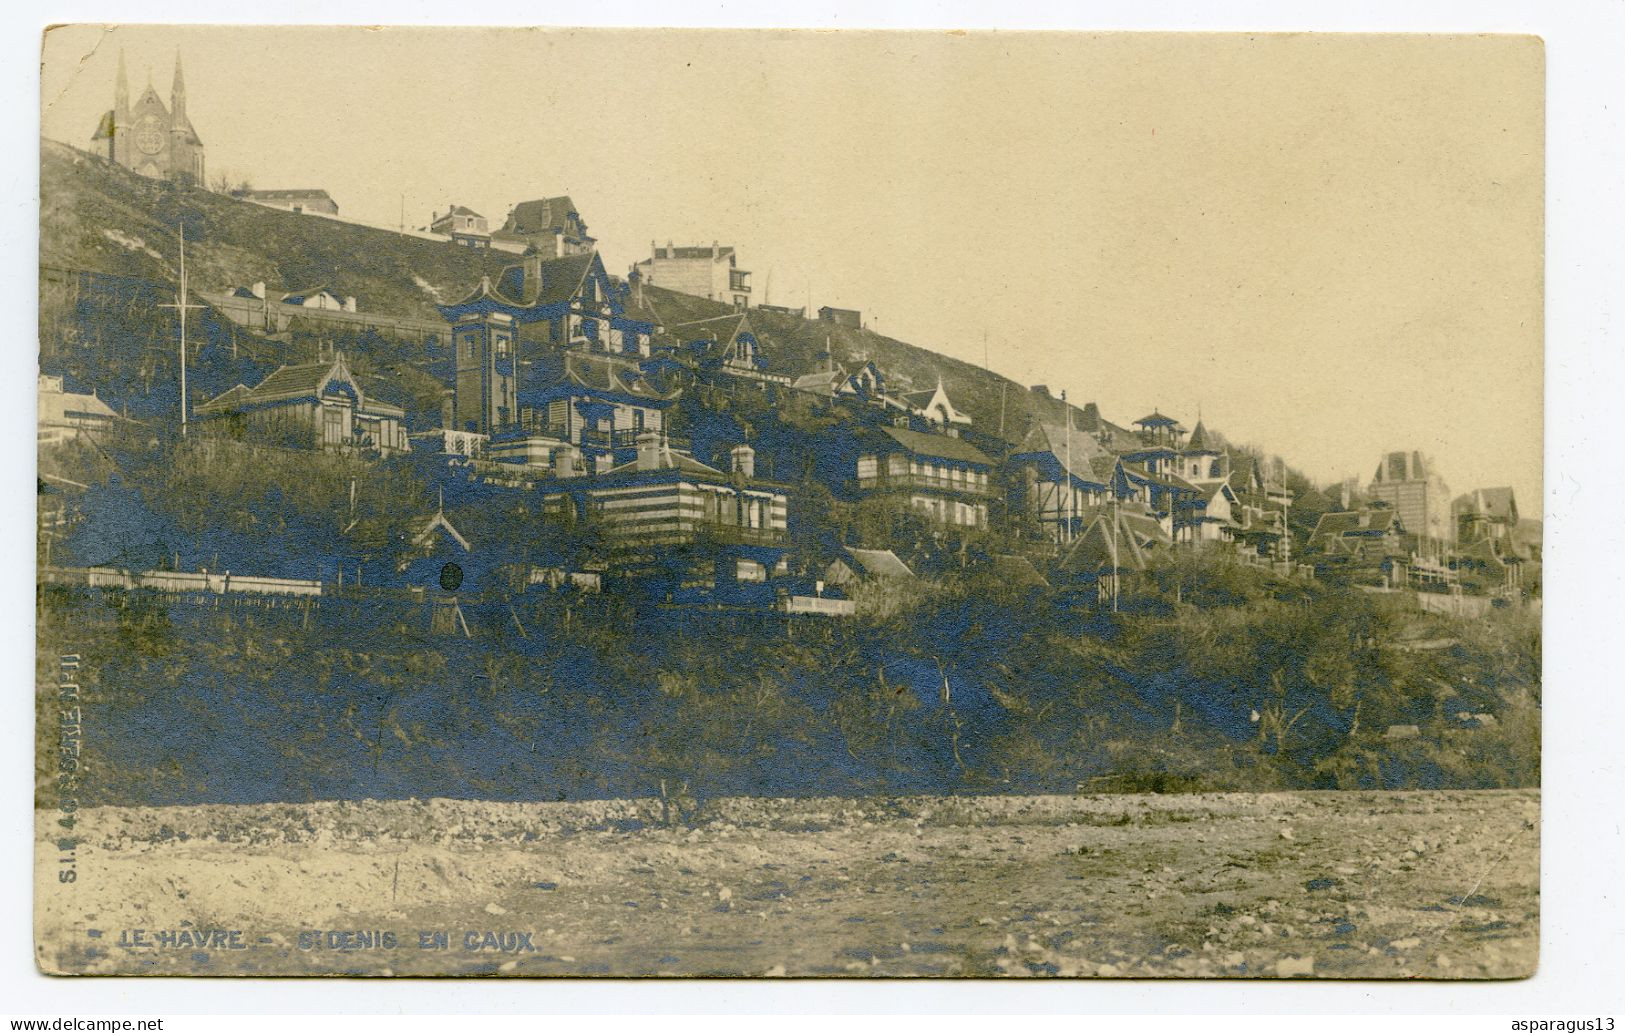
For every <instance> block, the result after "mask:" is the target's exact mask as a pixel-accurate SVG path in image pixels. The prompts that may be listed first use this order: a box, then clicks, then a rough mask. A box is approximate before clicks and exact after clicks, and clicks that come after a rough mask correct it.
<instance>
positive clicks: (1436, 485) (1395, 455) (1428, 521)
mask: <svg viewBox="0 0 1625 1033" xmlns="http://www.w3.org/2000/svg"><path fill="white" fill-rule="evenodd" d="M1366 494H1367V496H1368V497H1369V498H1370V499H1371V501H1372V502H1382V503H1385V504H1387V505H1388V506H1389V508H1391V509H1392V510H1393V511H1394V512H1395V513H1397V514H1398V515H1399V520H1400V522H1401V523H1402V524H1404V525H1405V529H1406V530H1407V531H1409V532H1411V533H1412V534H1414V535H1416V536H1417V537H1418V539H1419V540H1420V541H1419V545H1420V547H1421V549H1422V551H1423V552H1425V553H1428V554H1429V555H1431V556H1438V555H1439V554H1440V553H1442V551H1443V550H1444V549H1446V548H1448V547H1449V546H1450V545H1451V544H1452V543H1453V542H1454V541H1455V540H1456V529H1455V526H1454V519H1453V517H1452V516H1451V501H1450V488H1449V486H1448V485H1447V484H1445V482H1444V478H1442V477H1440V476H1439V474H1438V472H1437V471H1435V470H1434V469H1433V464H1432V463H1431V462H1429V461H1428V460H1427V459H1426V458H1425V457H1424V456H1423V455H1422V453H1420V452H1389V453H1388V454H1387V455H1385V456H1383V457H1382V462H1380V463H1378V464H1377V472H1376V473H1375V474H1374V475H1373V476H1372V478H1371V483H1370V485H1369V486H1368V487H1367V488H1366Z"/></svg>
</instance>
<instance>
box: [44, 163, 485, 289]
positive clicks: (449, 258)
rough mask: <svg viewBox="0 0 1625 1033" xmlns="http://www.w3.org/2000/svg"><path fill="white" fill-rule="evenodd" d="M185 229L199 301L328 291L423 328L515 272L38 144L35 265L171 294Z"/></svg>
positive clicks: (472, 256)
mask: <svg viewBox="0 0 1625 1033" xmlns="http://www.w3.org/2000/svg"><path fill="white" fill-rule="evenodd" d="M183 223H184V225H185V227H186V240H187V247H186V260H187V267H188V272H189V274H190V279H191V283H192V286H193V288H194V289H196V290H219V289H221V288H223V287H227V286H233V285H241V284H249V283H253V282H254V281H256V280H263V281H265V282H266V284H267V285H269V286H270V287H271V288H273V289H275V288H278V287H280V288H284V289H290V290H291V289H295V288H304V287H312V286H318V285H322V284H327V285H330V286H332V287H333V288H335V289H336V290H338V291H339V292H340V293H341V294H349V295H354V296H355V298H356V299H357V303H358V305H359V307H360V308H361V310H362V311H364V312H387V313H392V314H395V315H402V316H412V317H417V318H425V319H432V318H435V317H436V313H435V310H434V305H435V302H436V301H437V300H455V299H456V298H459V297H461V296H462V295H463V294H465V293H466V292H467V291H468V290H469V289H470V288H471V287H472V286H473V285H474V284H476V283H478V282H479V279H480V277H481V276H482V275H485V274H487V273H490V274H494V273H496V272H498V271H499V270H500V269H501V268H502V267H503V266H504V265H506V264H508V263H509V262H511V261H512V260H513V256H511V255H506V254H489V253H482V252H478V251H474V250H472V249H469V248H463V247H456V246H454V245H452V244H449V243H445V242H441V241H435V240H423V239H420V238H416V237H408V236H404V235H401V234H398V233H390V232H388V231H386V230H377V229H372V228H370V227H366V226H356V225H352V224H349V223H344V222H338V221H335V220H331V219H324V218H320V217H317V216H308V215H297V214H294V213H293V212H283V211H277V210H275V209H272V208H265V207H262V206H260V205H256V204H250V203H249V202H246V201H239V200H236V199H235V198H230V197H225V196H222V195H220V194H213V193H210V192H208V191H207V190H202V189H196V188H194V189H183V188H178V187H175V186H173V185H171V184H168V183H163V182H158V181H154V180H150V179H146V178H145V177H142V176H139V175H136V174H135V173H133V172H130V171H129V170H127V169H123V168H119V167H118V166H115V165H109V164H108V163H106V162H104V161H100V160H98V159H96V158H94V157H92V156H91V155H89V154H86V153H84V152H82V151H76V150H74V149H73V148H71V147H68V146H66V145H63V144H59V143H55V142H52V141H42V145H41V148H40V264H41V265H44V266H55V267H59V268H63V269H72V270H89V271H92V272H99V273H110V274H114V275H120V276H134V277H140V278H143V279H149V280H157V281H168V282H173V281H174V280H175V278H176V268H177V260H178V255H179V250H180V249H179V235H180V227H181V225H182V224H183Z"/></svg>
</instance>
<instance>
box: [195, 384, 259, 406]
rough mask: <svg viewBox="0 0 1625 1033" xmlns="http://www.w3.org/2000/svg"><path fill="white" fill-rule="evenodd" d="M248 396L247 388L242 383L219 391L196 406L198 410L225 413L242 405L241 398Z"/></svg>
mask: <svg viewBox="0 0 1625 1033" xmlns="http://www.w3.org/2000/svg"><path fill="white" fill-rule="evenodd" d="M247 396H248V388H246V387H244V386H243V385H242V384H238V385H237V386H236V387H233V388H229V389H228V390H225V391H222V392H220V393H219V394H218V395H216V396H214V397H213V398H211V399H209V400H208V401H207V402H204V403H203V404H202V405H200V406H198V407H197V411H198V412H204V413H225V412H235V411H237V410H238V409H241V408H242V407H243V399H244V398H246V397H247Z"/></svg>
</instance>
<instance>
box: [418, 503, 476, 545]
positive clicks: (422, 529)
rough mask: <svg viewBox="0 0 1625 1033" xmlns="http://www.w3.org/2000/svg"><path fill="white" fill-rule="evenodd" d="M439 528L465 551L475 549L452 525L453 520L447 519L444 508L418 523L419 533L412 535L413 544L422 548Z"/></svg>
mask: <svg viewBox="0 0 1625 1033" xmlns="http://www.w3.org/2000/svg"><path fill="white" fill-rule="evenodd" d="M437 530H438V531H440V532H441V533H442V534H444V535H445V536H446V537H448V538H450V539H451V540H452V541H454V542H456V543H457V544H458V545H459V546H461V547H462V550H463V551H464V552H473V551H474V550H473V548H472V547H471V546H470V545H469V544H468V539H467V538H464V537H463V536H462V534H461V533H459V532H458V530H457V528H455V527H453V526H451V521H450V520H447V519H446V513H445V511H444V510H437V511H436V512H435V513H434V515H433V516H431V517H429V518H428V519H427V520H425V521H424V522H423V523H422V524H420V525H418V530H417V533H416V534H414V535H413V536H412V545H413V546H414V547H417V548H421V547H422V546H423V545H424V544H425V543H427V542H428V540H429V536H430V535H432V534H434V533H435V531H437Z"/></svg>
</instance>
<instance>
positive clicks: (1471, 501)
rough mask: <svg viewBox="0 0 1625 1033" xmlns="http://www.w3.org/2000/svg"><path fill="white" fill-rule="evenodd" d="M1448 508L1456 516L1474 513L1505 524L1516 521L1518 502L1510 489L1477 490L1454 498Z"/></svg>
mask: <svg viewBox="0 0 1625 1033" xmlns="http://www.w3.org/2000/svg"><path fill="white" fill-rule="evenodd" d="M1450 508H1451V509H1452V510H1453V511H1454V512H1455V514H1456V515H1457V516H1465V515H1467V514H1469V513H1476V514H1478V515H1480V516H1486V517H1489V518H1491V519H1493V520H1501V521H1504V522H1507V523H1512V522H1514V521H1516V520H1517V519H1518V501H1517V499H1516V498H1515V497H1514V496H1513V494H1512V489H1511V488H1479V489H1478V490H1476V491H1470V492H1468V493H1467V494H1465V495H1458V496H1456V500H1455V502H1453V503H1452V504H1451V507H1450Z"/></svg>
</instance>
